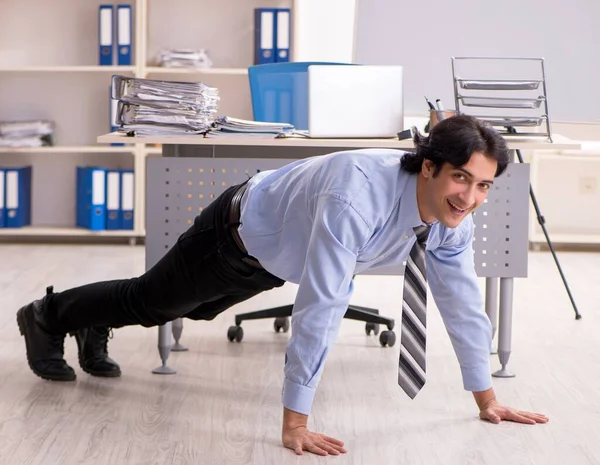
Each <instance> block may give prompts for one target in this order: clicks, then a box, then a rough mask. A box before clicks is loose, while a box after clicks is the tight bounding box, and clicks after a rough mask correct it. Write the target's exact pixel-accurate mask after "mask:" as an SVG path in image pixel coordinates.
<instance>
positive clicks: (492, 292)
mask: <svg viewBox="0 0 600 465" xmlns="http://www.w3.org/2000/svg"><path fill="white" fill-rule="evenodd" d="M485 313H487V316H488V318H489V319H490V322H491V323H492V345H491V347H490V354H496V353H498V352H497V351H496V350H495V349H494V341H493V339H494V336H495V335H496V329H497V327H498V278H486V279H485Z"/></svg>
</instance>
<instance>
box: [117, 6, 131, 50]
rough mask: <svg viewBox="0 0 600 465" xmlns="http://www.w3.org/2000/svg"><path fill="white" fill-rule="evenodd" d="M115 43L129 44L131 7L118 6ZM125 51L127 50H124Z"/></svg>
mask: <svg viewBox="0 0 600 465" xmlns="http://www.w3.org/2000/svg"><path fill="white" fill-rule="evenodd" d="M117 43H118V44H119V46H121V45H131V9H130V8H119V11H118V30H117ZM125 53H127V50H125Z"/></svg>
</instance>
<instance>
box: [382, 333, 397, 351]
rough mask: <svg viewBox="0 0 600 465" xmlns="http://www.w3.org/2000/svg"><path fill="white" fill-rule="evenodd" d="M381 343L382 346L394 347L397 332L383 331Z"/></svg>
mask: <svg viewBox="0 0 600 465" xmlns="http://www.w3.org/2000/svg"><path fill="white" fill-rule="evenodd" d="M379 343H380V344H381V347H385V346H390V347H393V346H394V344H395V343H396V333H395V332H394V331H383V332H382V333H381V334H380V335H379Z"/></svg>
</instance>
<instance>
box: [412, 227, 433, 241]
mask: <svg viewBox="0 0 600 465" xmlns="http://www.w3.org/2000/svg"><path fill="white" fill-rule="evenodd" d="M430 230H431V226H429V225H426V226H417V227H416V228H414V231H415V235H416V236H417V242H418V243H419V244H424V243H425V242H427V238H428V237H429V231H430Z"/></svg>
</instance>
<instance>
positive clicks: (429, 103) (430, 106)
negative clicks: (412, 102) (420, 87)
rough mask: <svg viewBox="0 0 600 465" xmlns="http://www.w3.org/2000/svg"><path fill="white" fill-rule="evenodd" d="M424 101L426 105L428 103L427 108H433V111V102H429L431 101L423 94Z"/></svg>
mask: <svg viewBox="0 0 600 465" xmlns="http://www.w3.org/2000/svg"><path fill="white" fill-rule="evenodd" d="M425 101H426V102H427V105H429V108H430V109H431V110H434V111H435V107H434V106H433V103H431V102H430V101H429V99H428V98H427V95H425Z"/></svg>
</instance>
